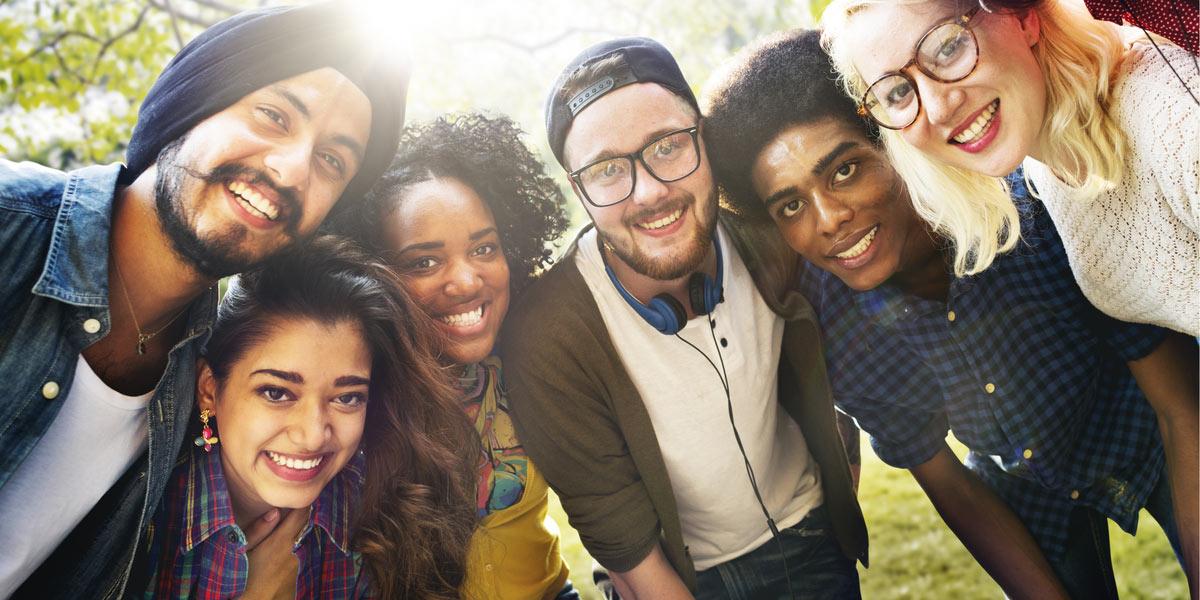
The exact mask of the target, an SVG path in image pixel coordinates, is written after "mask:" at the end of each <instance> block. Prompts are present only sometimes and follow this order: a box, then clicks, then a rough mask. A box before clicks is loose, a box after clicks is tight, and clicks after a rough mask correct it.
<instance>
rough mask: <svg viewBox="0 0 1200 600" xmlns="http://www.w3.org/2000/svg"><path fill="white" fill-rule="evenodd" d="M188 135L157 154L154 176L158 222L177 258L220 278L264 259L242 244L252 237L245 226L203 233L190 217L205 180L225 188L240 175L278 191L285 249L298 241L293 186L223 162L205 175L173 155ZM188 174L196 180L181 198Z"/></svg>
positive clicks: (277, 249)
mask: <svg viewBox="0 0 1200 600" xmlns="http://www.w3.org/2000/svg"><path fill="white" fill-rule="evenodd" d="M186 139H187V136H186V135H185V136H183V137H180V138H179V139H177V140H175V141H173V142H171V143H170V144H167V145H166V146H165V147H164V148H163V149H162V151H160V152H159V153H158V159H157V161H156V167H157V170H158V171H157V173H156V175H155V180H154V204H155V208H156V211H155V212H157V213H158V223H159V226H160V227H161V228H162V230H163V233H164V234H166V236H167V239H169V240H171V247H172V248H173V249H174V250H175V253H176V254H177V255H178V256H179V257H180V258H182V259H183V260H184V261H185V262H187V263H188V264H190V265H191V266H192V267H193V268H195V269H196V271H197V272H198V273H200V274H201V275H203V276H204V277H208V278H211V279H220V278H221V277H226V276H229V275H234V274H237V273H241V272H243V271H246V270H249V269H250V268H252V267H254V265H255V264H257V263H259V262H260V261H262V260H263V259H265V258H266V257H267V256H266V255H265V254H266V253H263V254H264V255H259V256H255V255H254V253H253V252H252V251H250V250H248V249H245V248H243V247H242V246H243V244H244V243H245V242H246V240H247V239H248V238H249V237H250V234H249V231H248V230H247V229H246V226H245V225H234V226H231V227H228V228H226V229H225V230H224V231H218V232H212V233H208V234H206V235H204V236H203V237H201V235H200V234H199V233H198V232H197V231H196V225H195V223H194V221H195V217H196V213H198V212H199V210H200V207H199V206H197V205H196V203H197V202H199V200H200V199H199V191H200V190H201V189H203V186H204V185H205V184H211V185H215V186H221V187H224V186H225V185H227V184H228V182H230V181H232V180H233V179H234V178H235V177H237V176H239V175H244V176H248V177H245V178H246V179H249V180H251V181H252V182H253V183H255V184H256V185H261V186H268V187H270V188H272V189H274V190H275V191H276V192H277V194H278V195H279V198H280V202H282V203H283V206H281V211H282V212H283V214H284V218H285V219H286V221H285V222H284V227H283V232H284V234H286V236H287V237H288V238H290V241H289V242H288V243H286V244H284V247H286V246H291V245H293V244H295V243H296V242H297V241H298V240H299V239H300V234H299V231H298V222H299V220H300V210H299V203H298V202H296V194H295V191H294V190H292V189H290V188H278V187H275V185H274V184H273V183H272V182H271V180H270V179H269V178H268V177H267V176H266V175H265V174H263V173H261V172H260V171H258V170H255V169H251V168H249V167H244V166H241V165H237V164H224V165H221V166H219V167H217V168H215V169H213V170H212V171H211V172H209V173H204V172H202V171H198V170H195V169H193V168H191V167H190V166H187V165H183V164H180V163H178V162H177V157H178V154H179V149H180V148H181V147H182V146H183V142H184V140H186ZM188 178H191V179H193V180H194V183H196V184H198V187H197V190H196V192H195V194H194V197H192V198H184V197H183V195H184V191H183V188H184V184H185V182H186V181H187V179H188ZM189 221H191V222H189ZM282 249H283V248H282V247H281V248H274V249H270V250H269V251H268V252H270V253H274V252H277V251H279V250H282Z"/></svg>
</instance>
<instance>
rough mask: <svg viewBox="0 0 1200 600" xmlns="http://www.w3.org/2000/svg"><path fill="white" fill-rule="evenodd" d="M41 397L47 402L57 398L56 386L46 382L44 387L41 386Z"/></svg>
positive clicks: (53, 383) (51, 382)
mask: <svg viewBox="0 0 1200 600" xmlns="http://www.w3.org/2000/svg"><path fill="white" fill-rule="evenodd" d="M42 397H43V398H45V399H47V400H53V399H55V398H57V397H58V384H57V383H55V382H53V381H47V382H46V385H43V386H42Z"/></svg>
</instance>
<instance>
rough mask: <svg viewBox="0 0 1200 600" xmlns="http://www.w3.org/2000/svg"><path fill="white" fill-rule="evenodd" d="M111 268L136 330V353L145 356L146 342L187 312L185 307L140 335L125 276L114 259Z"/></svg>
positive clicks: (140, 329)
mask: <svg viewBox="0 0 1200 600" xmlns="http://www.w3.org/2000/svg"><path fill="white" fill-rule="evenodd" d="M113 268H114V269H116V270H117V283H119V284H121V293H122V294H124V296H125V306H126V307H127V308H129V316H130V317H132V318H133V327H134V328H135V329H137V336H138V339H137V353H138V354H139V355H141V354H145V353H146V342H149V341H150V340H151V339H153V338H154V336H156V335H158V334H160V333H162V332H163V331H164V330H166V328H167V327H170V326H171V323H174V322H175V319H178V318H179V317H180V315H182V314H183V313H184V311H186V310H187V306H186V305H185V306H184V307H183V308H181V309H179V312H177V313H175V316H173V317H171V320H169V321H167V322H166V323H165V324H164V325H163V326H162V327H159V328H158V329H157V330H156V331H151V332H150V333H142V326H141V325H140V324H139V323H138V318H137V315H136V314H134V313H133V303H132V302H130V300H129V289H128V288H126V287H125V276H124V275H122V274H121V267H120V266H119V265H117V259H116V257H113Z"/></svg>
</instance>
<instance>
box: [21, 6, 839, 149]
mask: <svg viewBox="0 0 1200 600" xmlns="http://www.w3.org/2000/svg"><path fill="white" fill-rule="evenodd" d="M363 1H368V0H363ZM827 1H828V0H813V1H811V2H795V1H788V0H711V1H706V2H697V3H692V2H678V1H670V0H649V1H646V0H641V1H633V0H577V1H561V0H556V1H553V2H547V1H536V0H506V1H503V2H501V1H496V0H491V1H489V0H448V1H443V2H428V1H422V2H413V1H411V0H406V1H405V2H396V1H382V0H381V1H377V2H371V3H370V5H371V6H372V10H375V11H376V13H377V14H378V18H379V21H380V22H379V23H377V25H380V26H381V27H382V28H383V29H384V31H385V32H386V34H387V37H389V38H394V39H400V40H403V45H404V46H406V47H407V52H408V53H409V55H410V56H411V57H412V63H413V77H412V86H411V88H410V92H409V115H410V117H409V118H410V120H413V119H428V118H432V117H434V116H436V115H437V114H440V113H442V112H445V111H449V110H469V109H485V110H489V111H492V112H504V113H507V114H510V115H511V116H513V117H514V118H515V119H516V120H517V121H518V122H520V123H522V124H523V126H524V127H525V129H526V130H527V131H529V132H530V133H531V134H532V135H531V141H534V142H535V146H537V147H538V148H539V149H542V150H544V148H542V146H541V138H542V128H541V125H540V120H541V106H542V101H543V96H544V94H545V90H546V88H547V87H548V85H549V84H550V82H551V81H552V80H553V78H554V77H555V75H556V74H557V72H558V70H559V69H560V68H561V66H562V65H563V64H565V63H566V61H568V60H569V59H570V58H571V56H573V55H574V54H575V53H576V52H578V51H579V50H580V49H582V48H583V47H585V46H587V45H589V44H591V43H594V42H596V41H600V40H602V39H605V38H609V37H614V36H618V35H647V36H651V37H654V38H657V39H659V40H661V41H662V42H663V43H665V44H666V45H667V46H668V47H670V48H672V50H673V51H674V52H675V53H676V55H677V56H678V58H679V60H680V63H681V65H682V67H683V70H684V72H685V74H687V75H688V77H689V79H690V80H691V81H692V84H693V85H694V86H696V87H697V88H699V86H700V85H701V84H702V83H703V81H704V79H705V78H706V77H707V76H708V73H709V72H710V71H711V70H712V69H713V68H714V67H715V66H716V65H717V64H718V63H719V62H720V61H722V60H723V59H724V58H726V57H727V56H729V55H730V54H731V53H732V52H733V51H735V50H737V49H738V48H740V47H741V46H743V45H744V44H745V43H746V42H748V41H750V40H752V39H754V38H757V37H759V36H761V35H764V34H766V33H770V32H773V31H776V30H779V29H784V28H789V27H797V26H811V25H812V23H813V22H814V15H815V14H817V13H818V12H819V10H820V9H821V8H823V7H824V5H825V4H826V3H827ZM277 3H278V2H266V1H265V0H117V1H114V0H0V156H4V157H6V158H9V159H14V160H26V159H27V160H33V161H36V162H40V163H42V164H46V165H50V166H55V167H59V168H71V167H75V166H80V165H84V164H94V163H106V162H112V161H119V160H121V157H122V155H123V152H124V148H125V143H126V140H127V139H128V137H129V134H130V132H131V131H132V129H133V124H134V122H135V121H136V117H137V108H138V106H139V104H140V102H141V100H142V98H143V97H144V96H145V94H146V91H147V90H149V88H150V86H151V85H152V84H153V82H154V78H155V77H156V76H157V74H158V73H159V72H160V71H161V70H162V68H163V67H164V66H165V65H166V63H167V61H169V60H170V58H171V57H172V56H173V55H174V54H175V53H176V52H178V51H179V49H180V48H181V47H182V46H183V44H184V43H186V42H187V41H188V40H190V39H191V38H192V37H193V36H195V35H196V34H197V33H199V32H200V31H201V30H202V29H203V28H204V27H206V26H208V25H210V24H212V23H215V22H216V21H218V20H220V19H222V18H224V17H226V16H228V15H230V14H233V13H234V12H237V11H238V10H242V9H245V8H251V7H254V6H258V5H261V4H277ZM544 155H546V154H544ZM546 156H548V155H546Z"/></svg>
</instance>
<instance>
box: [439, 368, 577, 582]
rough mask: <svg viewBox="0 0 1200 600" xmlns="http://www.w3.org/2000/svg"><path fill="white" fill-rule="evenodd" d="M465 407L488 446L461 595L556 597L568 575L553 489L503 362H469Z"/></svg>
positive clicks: (464, 389)
mask: <svg viewBox="0 0 1200 600" xmlns="http://www.w3.org/2000/svg"><path fill="white" fill-rule="evenodd" d="M461 384H462V391H463V393H464V395H465V398H464V400H463V408H464V410H465V411H466V412H467V416H468V418H470V419H471V420H472V421H473V422H474V424H475V429H476V431H477V432H478V433H479V436H480V441H481V442H482V444H483V447H482V450H483V454H482V456H481V461H480V466H479V468H480V470H479V477H480V480H479V484H478V498H477V502H478V506H477V509H478V511H479V514H480V515H483V516H482V518H481V519H480V524H479V525H478V526H477V527H476V529H475V533H474V534H473V535H472V537H471V544H470V547H469V548H468V554H467V577H466V581H464V582H463V586H462V593H463V597H464V598H468V599H470V600H509V599H513V600H526V599H529V600H536V599H538V598H554V597H555V596H556V595H557V594H558V592H559V591H561V590H562V587H563V585H565V584H566V581H567V565H566V563H565V562H563V559H562V555H561V554H559V548H558V532H557V531H556V530H553V529H551V528H548V527H546V512H547V509H548V507H549V495H548V494H549V487H548V486H547V485H546V480H545V479H543V478H542V475H541V473H540V472H539V471H538V470H537V468H536V467H535V466H534V464H533V463H532V462H531V461H530V460H529V457H528V456H526V455H525V449H524V447H522V445H521V442H520V440H518V439H517V433H516V429H515V428H514V427H513V423H512V419H511V418H510V416H509V410H508V398H507V395H506V394H505V391H504V385H503V380H502V377H501V367H500V360H499V359H498V358H496V357H489V358H487V359H485V360H484V361H483V362H481V363H478V364H475V365H468V366H467V367H466V368H465V369H464V373H463V377H462V380H461Z"/></svg>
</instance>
